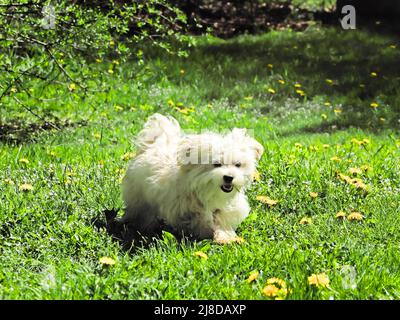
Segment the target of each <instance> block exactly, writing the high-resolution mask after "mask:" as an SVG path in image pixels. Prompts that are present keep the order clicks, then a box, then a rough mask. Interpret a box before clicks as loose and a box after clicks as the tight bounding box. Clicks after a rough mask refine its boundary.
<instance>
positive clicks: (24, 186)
mask: <svg viewBox="0 0 400 320" xmlns="http://www.w3.org/2000/svg"><path fill="white" fill-rule="evenodd" d="M19 190H20V191H25V192H27V191H32V190H33V186H32V185H31V184H30V183H24V184H21V185H20V186H19Z"/></svg>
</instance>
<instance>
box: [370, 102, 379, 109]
mask: <svg viewBox="0 0 400 320" xmlns="http://www.w3.org/2000/svg"><path fill="white" fill-rule="evenodd" d="M370 106H371V107H372V108H378V107H379V104H378V103H376V102H372V103H371V104H370Z"/></svg>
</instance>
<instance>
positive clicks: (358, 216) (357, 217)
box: [347, 212, 364, 221]
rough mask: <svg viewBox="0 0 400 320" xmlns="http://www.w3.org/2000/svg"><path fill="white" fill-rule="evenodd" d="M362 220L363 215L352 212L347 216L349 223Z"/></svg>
mask: <svg viewBox="0 0 400 320" xmlns="http://www.w3.org/2000/svg"><path fill="white" fill-rule="evenodd" d="M363 218H364V217H363V215H362V214H361V213H359V212H352V213H350V214H349V215H348V216H347V219H348V220H350V221H354V220H356V221H361V220H362V219H363Z"/></svg>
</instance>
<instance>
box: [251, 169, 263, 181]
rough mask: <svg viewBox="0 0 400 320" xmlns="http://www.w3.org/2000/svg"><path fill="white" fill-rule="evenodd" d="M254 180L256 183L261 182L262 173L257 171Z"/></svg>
mask: <svg viewBox="0 0 400 320" xmlns="http://www.w3.org/2000/svg"><path fill="white" fill-rule="evenodd" d="M253 180H254V181H260V180H261V175H260V172H258V171H255V172H254V173H253Z"/></svg>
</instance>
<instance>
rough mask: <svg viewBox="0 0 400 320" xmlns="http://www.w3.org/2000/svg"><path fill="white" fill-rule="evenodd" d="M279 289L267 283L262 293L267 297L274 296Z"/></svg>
mask: <svg viewBox="0 0 400 320" xmlns="http://www.w3.org/2000/svg"><path fill="white" fill-rule="evenodd" d="M278 292H279V289H278V288H277V287H276V286H274V285H273V284H269V285H267V286H266V287H265V288H264V289H263V290H262V293H263V294H264V295H266V296H267V297H272V298H273V297H276V296H277V295H278Z"/></svg>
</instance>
